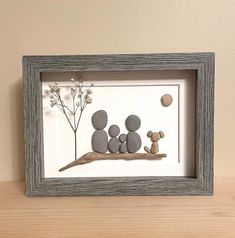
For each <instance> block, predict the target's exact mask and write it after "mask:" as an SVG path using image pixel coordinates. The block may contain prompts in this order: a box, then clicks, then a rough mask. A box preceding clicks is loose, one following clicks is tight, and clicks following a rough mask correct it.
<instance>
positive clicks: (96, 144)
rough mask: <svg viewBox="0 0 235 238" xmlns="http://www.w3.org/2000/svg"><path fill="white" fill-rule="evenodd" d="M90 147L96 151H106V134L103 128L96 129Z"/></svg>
mask: <svg viewBox="0 0 235 238" xmlns="http://www.w3.org/2000/svg"><path fill="white" fill-rule="evenodd" d="M91 145H92V149H93V151H95V152H98V153H105V152H107V150H108V148H107V145H108V135H107V133H106V132H105V131H104V130H96V131H95V132H94V133H93V135H92V138H91Z"/></svg>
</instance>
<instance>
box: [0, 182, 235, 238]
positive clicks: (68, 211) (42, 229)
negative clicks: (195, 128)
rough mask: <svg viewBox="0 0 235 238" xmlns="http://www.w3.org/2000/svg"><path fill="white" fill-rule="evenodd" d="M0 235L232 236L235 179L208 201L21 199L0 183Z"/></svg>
mask: <svg viewBox="0 0 235 238" xmlns="http://www.w3.org/2000/svg"><path fill="white" fill-rule="evenodd" d="M0 237H1V238H7V237H14V238H18V237H19V238H23V237H34V238H36V237H40V238H45V237H56V238H60V237H63V238H67V237H76V238H80V237H82V238H83V237H125V238H126V237H127V238H129V237H141V238H144V237H158V238H159V237H174V238H177V237H181V238H182V237H187V238H188V237H198V238H203V237H213V238H215V237H221V238H226V237H235V178H218V179H216V183H215V195H214V196H211V197H201V196H200V197H170V196H169V197H149V196H147V197H138V196H133V197H73V198H26V197H25V195H24V182H1V183H0Z"/></svg>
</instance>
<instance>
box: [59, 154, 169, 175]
mask: <svg viewBox="0 0 235 238" xmlns="http://www.w3.org/2000/svg"><path fill="white" fill-rule="evenodd" d="M166 156H167V155H166V154H146V153H127V154H121V153H107V154H102V153H96V152H88V153H86V154H84V155H83V156H81V157H80V158H79V159H77V160H75V161H73V162H71V163H69V164H67V165H66V166H64V167H63V168H60V169H59V172H62V171H64V170H66V169H69V168H71V167H74V166H77V165H82V164H87V163H90V162H93V161H97V160H120V159H122V160H140V159H141V160H160V159H162V158H164V157H166Z"/></svg>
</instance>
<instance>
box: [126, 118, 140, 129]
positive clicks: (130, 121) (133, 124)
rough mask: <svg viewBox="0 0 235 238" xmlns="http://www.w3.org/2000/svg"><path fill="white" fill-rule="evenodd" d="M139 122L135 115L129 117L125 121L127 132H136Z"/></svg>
mask: <svg viewBox="0 0 235 238" xmlns="http://www.w3.org/2000/svg"><path fill="white" fill-rule="evenodd" d="M140 125H141V121H140V118H139V117H138V116H136V115H130V116H128V117H127V119H126V128H127V130H128V131H136V130H138V129H139V128H140Z"/></svg>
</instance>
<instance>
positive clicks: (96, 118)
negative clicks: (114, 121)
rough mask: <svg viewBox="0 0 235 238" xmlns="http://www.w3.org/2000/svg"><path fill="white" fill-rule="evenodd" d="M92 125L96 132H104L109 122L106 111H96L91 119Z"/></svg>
mask: <svg viewBox="0 0 235 238" xmlns="http://www.w3.org/2000/svg"><path fill="white" fill-rule="evenodd" d="M91 121H92V125H93V127H94V128H95V129H96V130H103V129H104V128H105V127H106V125H107V122H108V114H107V112H106V111H104V110H99V111H96V112H95V113H94V114H93V115H92V118H91Z"/></svg>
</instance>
